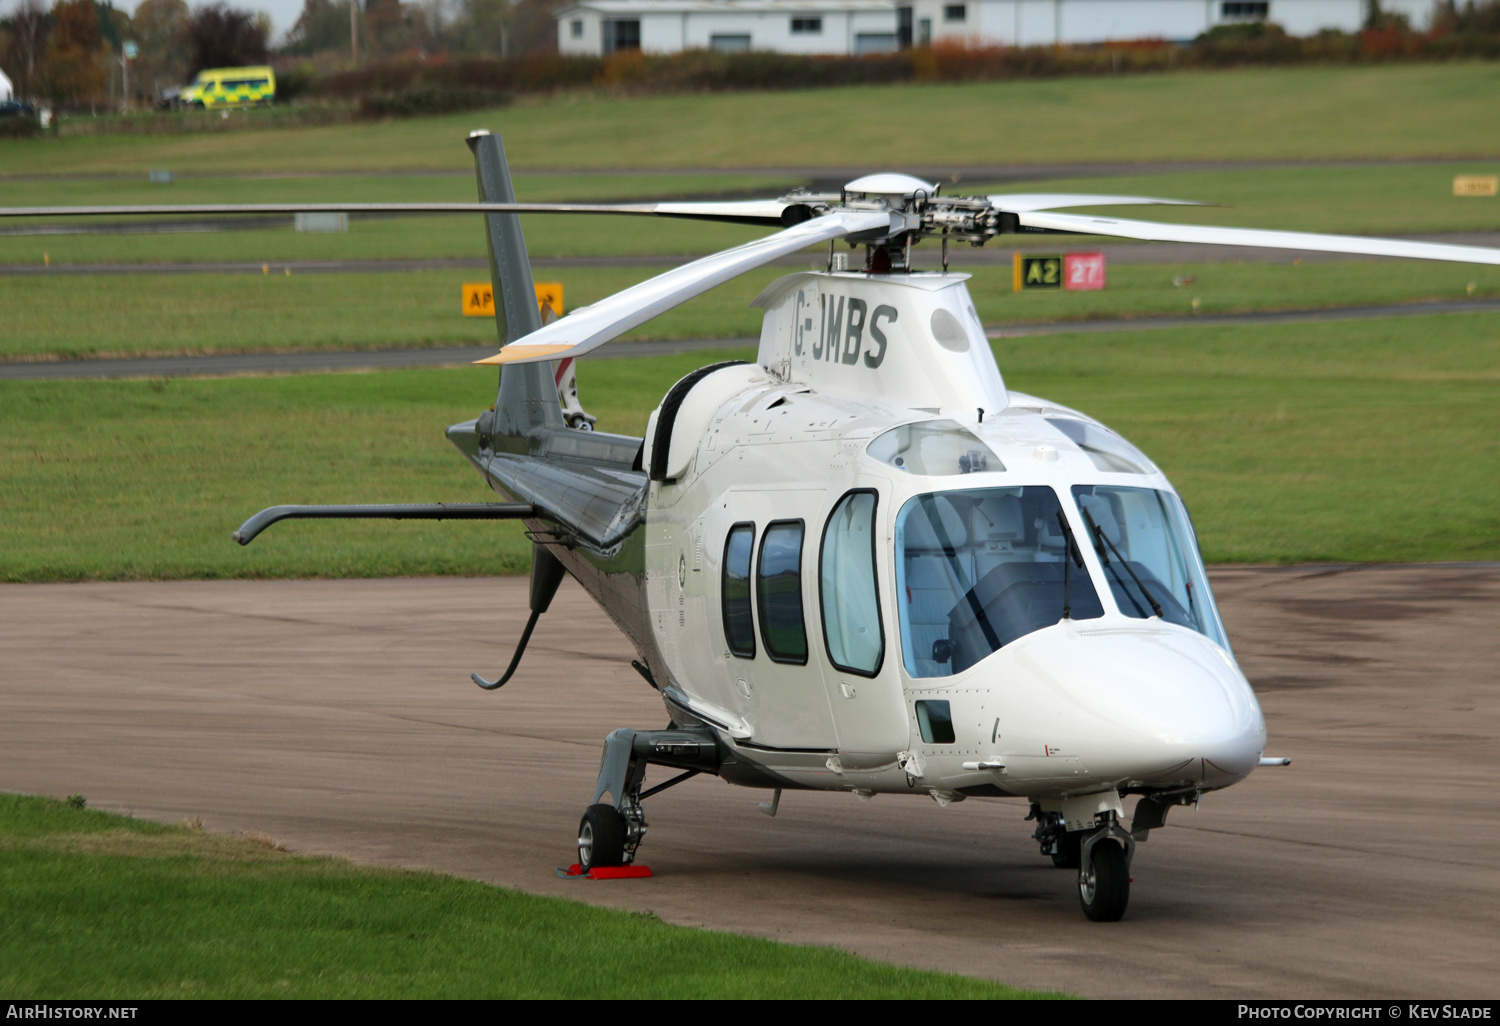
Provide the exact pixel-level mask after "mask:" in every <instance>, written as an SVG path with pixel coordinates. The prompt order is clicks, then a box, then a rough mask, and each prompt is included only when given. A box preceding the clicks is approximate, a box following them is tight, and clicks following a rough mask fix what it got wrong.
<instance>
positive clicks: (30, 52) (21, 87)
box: [5, 0, 51, 100]
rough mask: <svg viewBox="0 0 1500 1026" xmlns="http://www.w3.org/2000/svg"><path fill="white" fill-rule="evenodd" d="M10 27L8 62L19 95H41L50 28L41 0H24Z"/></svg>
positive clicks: (7, 65)
mask: <svg viewBox="0 0 1500 1026" xmlns="http://www.w3.org/2000/svg"><path fill="white" fill-rule="evenodd" d="M7 27H8V28H9V30H10V40H9V42H8V44H7V45H6V47H5V66H6V67H8V68H10V69H11V70H12V71H13V72H14V73H15V75H16V82H15V83H14V85H15V89H16V96H17V97H20V98H24V99H28V100H29V99H31V98H33V97H35V96H37V95H39V86H40V84H41V80H42V72H43V68H42V64H43V61H44V59H45V58H44V55H45V53H46V49H47V36H48V34H49V31H48V30H49V29H50V28H51V25H50V23H49V21H48V18H47V11H46V9H45V8H44V7H42V4H41V0H21V2H20V3H19V4H17V5H16V13H15V14H13V15H11V17H10V20H9V23H8V26H7Z"/></svg>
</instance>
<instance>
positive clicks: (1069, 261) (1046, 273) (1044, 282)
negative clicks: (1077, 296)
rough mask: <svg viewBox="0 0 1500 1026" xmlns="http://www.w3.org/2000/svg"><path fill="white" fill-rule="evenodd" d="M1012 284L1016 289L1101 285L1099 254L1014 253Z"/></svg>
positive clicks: (1076, 289) (1102, 265)
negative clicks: (1039, 254)
mask: <svg viewBox="0 0 1500 1026" xmlns="http://www.w3.org/2000/svg"><path fill="white" fill-rule="evenodd" d="M1013 278H1014V281H1013V285H1014V287H1015V291H1017V292H1031V291H1035V290H1041V289H1064V290H1066V291H1068V292H1092V291H1095V290H1098V289H1102V288H1104V283H1105V278H1106V275H1105V261H1104V254H1103V253H1068V254H1066V255H1064V256H1032V255H1027V254H1024V253H1017V254H1016V255H1015V257H1014V262H1013Z"/></svg>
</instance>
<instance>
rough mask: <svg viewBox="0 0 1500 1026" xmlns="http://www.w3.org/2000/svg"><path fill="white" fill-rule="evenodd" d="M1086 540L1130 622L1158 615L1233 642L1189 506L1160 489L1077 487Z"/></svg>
mask: <svg viewBox="0 0 1500 1026" xmlns="http://www.w3.org/2000/svg"><path fill="white" fill-rule="evenodd" d="M1073 497H1074V499H1076V500H1077V502H1078V509H1079V511H1080V512H1081V513H1083V514H1085V516H1084V525H1085V531H1086V533H1085V535H1084V537H1083V539H1082V540H1083V541H1084V542H1085V543H1087V544H1090V545H1093V546H1094V551H1095V552H1097V553H1098V554H1099V562H1100V563H1101V564H1103V569H1104V577H1105V579H1106V580H1108V581H1109V590H1110V592H1111V593H1112V594H1113V595H1114V597H1115V605H1117V606H1119V607H1120V612H1122V613H1124V614H1125V615H1126V616H1133V617H1136V618H1138V619H1146V618H1147V617H1151V616H1155V615H1156V610H1155V609H1153V608H1152V605H1151V603H1152V601H1153V600H1154V601H1155V602H1156V605H1157V606H1158V607H1160V609H1161V615H1162V619H1163V620H1166V621H1167V622H1168V623H1175V624H1179V625H1180V626H1183V627H1187V628H1190V629H1192V630H1195V631H1197V632H1199V633H1200V634H1203V635H1204V636H1206V637H1208V638H1211V639H1213V640H1214V641H1216V642H1218V643H1219V644H1220V645H1222V646H1224V647H1225V648H1228V647H1229V640H1228V638H1226V637H1225V636H1224V627H1223V625H1222V623H1221V622H1220V620H1219V613H1218V610H1217V609H1215V608H1214V599H1213V595H1212V593H1210V592H1209V590H1208V580H1207V578H1206V577H1205V575H1204V572H1203V561H1202V559H1201V558H1200V557H1199V555H1198V544H1197V542H1196V541H1195V540H1194V537H1193V530H1192V526H1191V524H1190V523H1189V521H1188V516H1187V510H1186V509H1184V508H1183V505H1182V501H1181V500H1180V499H1178V498H1177V496H1175V495H1173V494H1172V493H1171V492H1161V491H1157V490H1156V489H1154V488H1116V487H1114V486H1112V485H1075V486H1074V488H1073Z"/></svg>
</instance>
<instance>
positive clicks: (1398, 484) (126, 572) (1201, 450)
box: [0, 314, 1500, 581]
mask: <svg viewBox="0 0 1500 1026" xmlns="http://www.w3.org/2000/svg"><path fill="white" fill-rule="evenodd" d="M996 352H997V355H998V357H999V360H1000V366H1001V368H1002V370H1003V371H1004V372H1005V375H1006V381H1007V384H1008V385H1009V386H1010V387H1011V388H1015V389H1020V390H1023V391H1028V392H1033V393H1035V394H1039V395H1043V396H1046V397H1048V398H1051V399H1054V400H1057V401H1060V402H1063V403H1066V404H1068V405H1071V406H1074V407H1077V408H1079V409H1082V410H1085V411H1087V412H1089V413H1091V414H1093V415H1095V416H1098V417H1100V418H1101V419H1103V420H1104V421H1105V422H1106V423H1109V424H1111V425H1112V426H1114V427H1116V428H1117V429H1119V430H1121V431H1123V432H1124V433H1125V434H1127V435H1128V436H1130V437H1131V438H1132V439H1133V440H1134V441H1136V442H1137V443H1138V444H1140V445H1141V446H1142V447H1143V448H1144V449H1145V450H1146V451H1147V452H1148V453H1150V454H1151V455H1152V456H1153V458H1154V459H1156V460H1157V462H1158V463H1159V464H1160V465H1161V466H1162V467H1163V469H1164V470H1165V471H1166V472H1167V474H1168V475H1170V476H1171V477H1172V479H1173V481H1174V483H1175V484H1176V485H1177V487H1178V488H1179V489H1180V490H1181V492H1182V494H1183V496H1184V498H1185V499H1186V501H1187V503H1188V505H1189V507H1190V508H1191V509H1192V511H1193V514H1194V517H1195V518H1196V521H1197V525H1198V530H1199V536H1200V541H1201V543H1202V546H1203V549H1204V554H1205V556H1206V558H1207V559H1208V560H1209V561H1211V562H1253V563H1287V562H1315V561H1338V562H1342V561H1367V560H1378V561H1405V560H1454V559H1496V558H1500V513H1497V506H1496V503H1495V501H1494V500H1495V485H1494V480H1493V478H1494V474H1493V468H1494V467H1495V466H1497V465H1500V404H1497V403H1496V402H1495V401H1494V397H1495V394H1496V387H1497V383H1500V316H1496V315H1485V314H1475V315H1469V316H1462V317H1420V318H1411V319H1405V320H1401V321H1392V322H1358V323H1337V322H1334V323H1326V324H1307V325H1295V326H1283V325H1275V326H1267V327H1233V328H1181V329H1173V330H1166V331H1146V332H1132V333H1122V334H1113V335H1071V336H1070V335H1062V336H1052V337H1045V338H1026V339H1012V340H1005V341H1002V342H1000V343H997V346H996ZM748 353H749V351H748V350H747V351H745V353H742V354H739V355H742V356H743V355H748ZM729 355H734V354H724V353H717V354H714V356H713V357H712V358H714V359H724V358H726V357H727V356H729ZM708 359H709V357H707V356H705V355H703V354H689V355H686V356H679V357H662V358H639V359H631V360H596V361H586V362H585V365H584V367H583V368H582V370H581V372H580V379H581V387H582V392H583V399H584V403H585V405H586V406H587V407H588V408H590V409H591V410H593V411H594V412H596V413H597V414H599V416H600V427H601V428H602V429H605V430H614V431H620V432H624V433H627V434H639V433H641V432H642V430H643V429H644V427H645V422H646V417H647V414H648V413H649V411H650V409H651V407H652V406H654V405H655V404H656V402H658V401H659V399H660V397H661V395H662V394H663V393H664V392H665V391H666V389H667V388H668V387H669V386H670V384H671V382H673V381H675V380H676V379H677V378H678V377H680V376H681V375H682V374H685V373H686V372H687V371H688V370H690V369H692V368H694V367H696V366H700V365H701V364H703V363H705V362H708ZM493 387H494V386H493V372H489V371H483V370H478V369H459V370H430V371H401V372H384V373H380V374H318V375H305V376H297V377H289V378H242V379H228V380H176V381H170V382H160V381H157V382H150V381H123V382H56V383H34V384H33V383H16V382H11V383H5V384H0V480H3V481H4V482H5V483H6V487H5V490H4V492H3V495H0V580H8V581H27V580H72V579H81V578H109V579H116V578H154V577H173V578H175V577H253V576H285V575H293V576H347V577H360V576H379V575H388V574H451V573H460V574H471V573H504V572H516V571H520V570H522V569H524V568H525V566H526V561H527V558H528V548H527V543H526V542H525V540H524V538H523V537H522V535H521V532H520V529H519V527H518V526H516V525H514V524H498V525H496V524H463V523H459V524H453V523H446V522H445V523H426V522H420V523H417V522H413V523H380V522H375V523H368V524H365V523H360V524H349V523H339V522H312V523H295V524H290V525H284V526H282V527H279V528H277V529H276V530H274V531H271V532H269V533H268V534H267V535H266V536H265V537H264V538H261V539H259V540H257V541H256V542H255V543H254V544H253V545H251V546H249V547H247V548H241V547H239V546H237V545H234V544H233V543H232V542H231V541H230V540H229V533H230V532H231V531H233V530H234V528H235V527H237V526H238V525H239V523H240V522H241V520H243V519H244V518H245V517H246V516H248V515H249V514H251V513H253V512H255V511H256V510H258V509H260V508H262V507H264V506H270V505H274V504H277V503H284V502H307V503H319V502H329V503H338V502H415V501H429V502H431V501H447V502H464V501H470V502H472V501H483V500H484V499H485V498H486V497H487V494H488V493H487V492H486V491H485V490H484V489H483V486H482V484H481V482H480V481H479V479H478V478H477V476H476V475H475V474H474V472H473V471H472V470H470V469H468V468H467V465H466V464H465V463H464V462H463V461H462V459H461V458H460V456H459V455H458V453H457V452H456V451H455V450H453V449H452V448H451V447H450V446H449V445H448V443H447V442H446V441H445V440H444V438H443V435H442V432H443V429H444V428H445V427H446V426H447V425H448V424H451V423H455V422H458V421H460V420H466V419H468V418H469V417H472V416H474V415H475V414H476V413H477V412H479V411H480V410H481V409H483V408H484V406H485V405H487V404H488V403H489V402H490V401H491V399H492V397H493V395H494V393H493Z"/></svg>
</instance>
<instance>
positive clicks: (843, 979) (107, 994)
mask: <svg viewBox="0 0 1500 1026" xmlns="http://www.w3.org/2000/svg"><path fill="white" fill-rule="evenodd" d="M0 950H3V951H4V952H5V957H4V959H0V992H3V993H4V994H5V995H6V997H7V998H8V999H10V1000H38V999H58V998H68V999H88V998H109V999H111V1000H131V999H137V998H144V999H153V998H199V999H202V998H273V997H274V998H470V999H473V998H615V999H619V998H706V997H712V998H845V997H860V998H918V999H923V998H925V999H941V998H969V999H975V998H978V999H995V998H1018V997H1027V998H1034V997H1046V996H1053V995H1043V994H1035V993H1030V992H1024V991H1017V990H1014V989H1012V988H1009V987H1005V986H1003V985H1001V984H997V983H990V982H987V981H983V980H972V979H966V978H964V977H960V976H952V975H946V974H941V973H932V972H922V971H918V970H914V969H902V968H897V967H895V966H888V965H880V964H877V963H874V962H868V961H865V960H863V959H859V958H856V957H854V956H853V955H848V954H844V953H842V952H838V951H833V950H831V949H827V948H806V947H793V946H791V945H787V944H778V943H776V942H774V941H768V940H758V939H753V938H748V937H740V936H736V935H734V934H727V933H714V932H708V931H704V930H693V929H688V928H686V927H678V926H669V925H667V924H666V923H663V922H661V921H660V920H659V919H657V918H656V917H655V916H653V915H651V914H649V913H648V914H633V913H629V912H619V911H615V910H611V909H602V908H596V907H593V906H590V905H584V904H581V903H578V902H573V901H567V900H564V899H561V898H542V897H535V896H532V895H528V894H522V893H520V892H517V891H510V890H503V889H501V888H498V887H490V886H487V885H485V884H480V883H473V882H470V881H467V880H459V879H455V878H452V877H446V876H439V875H437V874H435V873H414V872H402V871H399V870H389V869H375V868H371V867H365V866H356V865H353V864H352V863H349V862H344V861H342V860H338V859H326V858H304V857H298V856H294V855H288V854H286V853H284V852H281V851H278V850H276V849H275V848H274V847H272V846H271V845H268V844H266V843H257V842H256V841H254V840H248V839H242V838H233V837H222V836H217V835H214V834H208V833H205V832H204V831H202V830H201V829H193V828H192V827H190V826H187V825H179V826H164V825H161V824H157V823H151V822H146V821H142V820H137V819H133V818H127V817H124V816H115V815H109V814H107V813H102V812H95V811H93V810H88V809H79V808H73V807H70V806H69V805H67V804H65V803H63V802H58V801H52V800H48V799H42V798H31V797H22V796H17V795H0Z"/></svg>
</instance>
